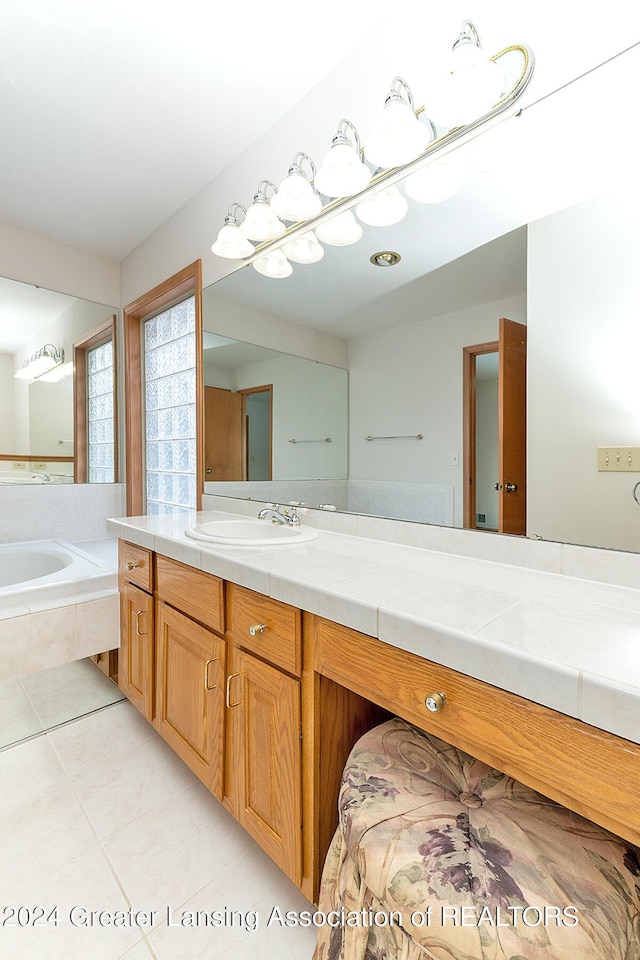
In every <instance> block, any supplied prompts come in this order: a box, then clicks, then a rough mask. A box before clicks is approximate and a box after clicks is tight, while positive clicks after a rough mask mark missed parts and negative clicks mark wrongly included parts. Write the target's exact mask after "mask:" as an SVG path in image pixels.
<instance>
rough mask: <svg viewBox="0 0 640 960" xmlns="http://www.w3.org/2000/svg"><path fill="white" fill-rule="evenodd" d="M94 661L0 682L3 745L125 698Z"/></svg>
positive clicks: (72, 664)
mask: <svg viewBox="0 0 640 960" xmlns="http://www.w3.org/2000/svg"><path fill="white" fill-rule="evenodd" d="M122 699H123V696H122V694H121V692H120V690H118V687H117V686H116V684H115V683H114V682H113V681H112V680H109V678H108V677H106V676H105V675H104V673H102V672H101V671H100V670H99V669H98V667H97V666H96V665H95V663H93V661H92V660H88V659H87V660H75V661H74V662H73V663H64V664H62V665H61V666H59V667H51V668H50V669H48V670H43V671H42V672H41V673H34V674H31V675H29V676H26V677H19V678H17V679H12V680H5V681H3V682H2V683H0V748H2V747H6V746H7V745H9V744H12V743H17V742H19V741H20V740H25V739H26V738H27V737H32V736H33V735H34V734H37V733H41V732H42V731H44V730H49V729H50V728H52V727H55V726H56V725H57V724H60V723H65V722H66V721H68V720H72V719H75V718H76V717H81V716H83V715H84V714H87V713H90V712H91V711H92V710H97V709H99V708H100V707H104V706H107V704H110V703H115V702H116V701H118V700H122Z"/></svg>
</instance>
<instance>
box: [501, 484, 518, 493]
mask: <svg viewBox="0 0 640 960" xmlns="http://www.w3.org/2000/svg"><path fill="white" fill-rule="evenodd" d="M504 488H505V490H506V491H507V493H517V490H518V484H517V483H505V485H504Z"/></svg>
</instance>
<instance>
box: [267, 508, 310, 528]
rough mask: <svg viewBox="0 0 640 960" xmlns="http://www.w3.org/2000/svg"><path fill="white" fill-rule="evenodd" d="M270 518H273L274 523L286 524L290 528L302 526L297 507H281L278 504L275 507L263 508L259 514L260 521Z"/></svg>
mask: <svg viewBox="0 0 640 960" xmlns="http://www.w3.org/2000/svg"><path fill="white" fill-rule="evenodd" d="M268 517H271V522H272V523H286V524H287V526H289V527H297V526H299V525H300V517H299V516H298V514H297V512H296V508H295V506H291V507H281V506H280V504H279V503H276V504H274V505H273V507H263V508H262V510H261V511H260V512H259V514H258V520H266V519H267V518H268Z"/></svg>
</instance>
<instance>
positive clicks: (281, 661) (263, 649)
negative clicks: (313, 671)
mask: <svg viewBox="0 0 640 960" xmlns="http://www.w3.org/2000/svg"><path fill="white" fill-rule="evenodd" d="M227 628H228V630H229V632H230V634H231V636H232V637H233V639H234V641H235V642H236V643H237V644H238V645H239V646H241V647H244V648H245V650H250V651H252V652H253V653H256V654H257V655H258V656H260V657H262V659H263V660H268V661H269V663H273V664H275V665H276V666H278V667H282V669H283V670H287V671H288V672H289V673H293V674H295V676H297V677H299V676H300V672H301V668H302V658H301V653H300V650H301V644H300V611H299V610H298V609H297V608H296V607H290V606H289V605H288V604H286V603H281V602H280V601H279V600H272V599H271V598H270V597H263V596H262V594H260V593H254V592H253V591H252V590H247V589H246V588H245V587H238V586H237V585H236V584H234V583H229V584H227Z"/></svg>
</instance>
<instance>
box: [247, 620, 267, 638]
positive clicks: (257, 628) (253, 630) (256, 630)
mask: <svg viewBox="0 0 640 960" xmlns="http://www.w3.org/2000/svg"><path fill="white" fill-rule="evenodd" d="M266 629H267V627H266V625H265V624H264V623H252V624H251V626H250V627H249V633H250V634H251V636H252V637H258V636H259V635H260V634H261V633H264V632H265V630H266Z"/></svg>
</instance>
